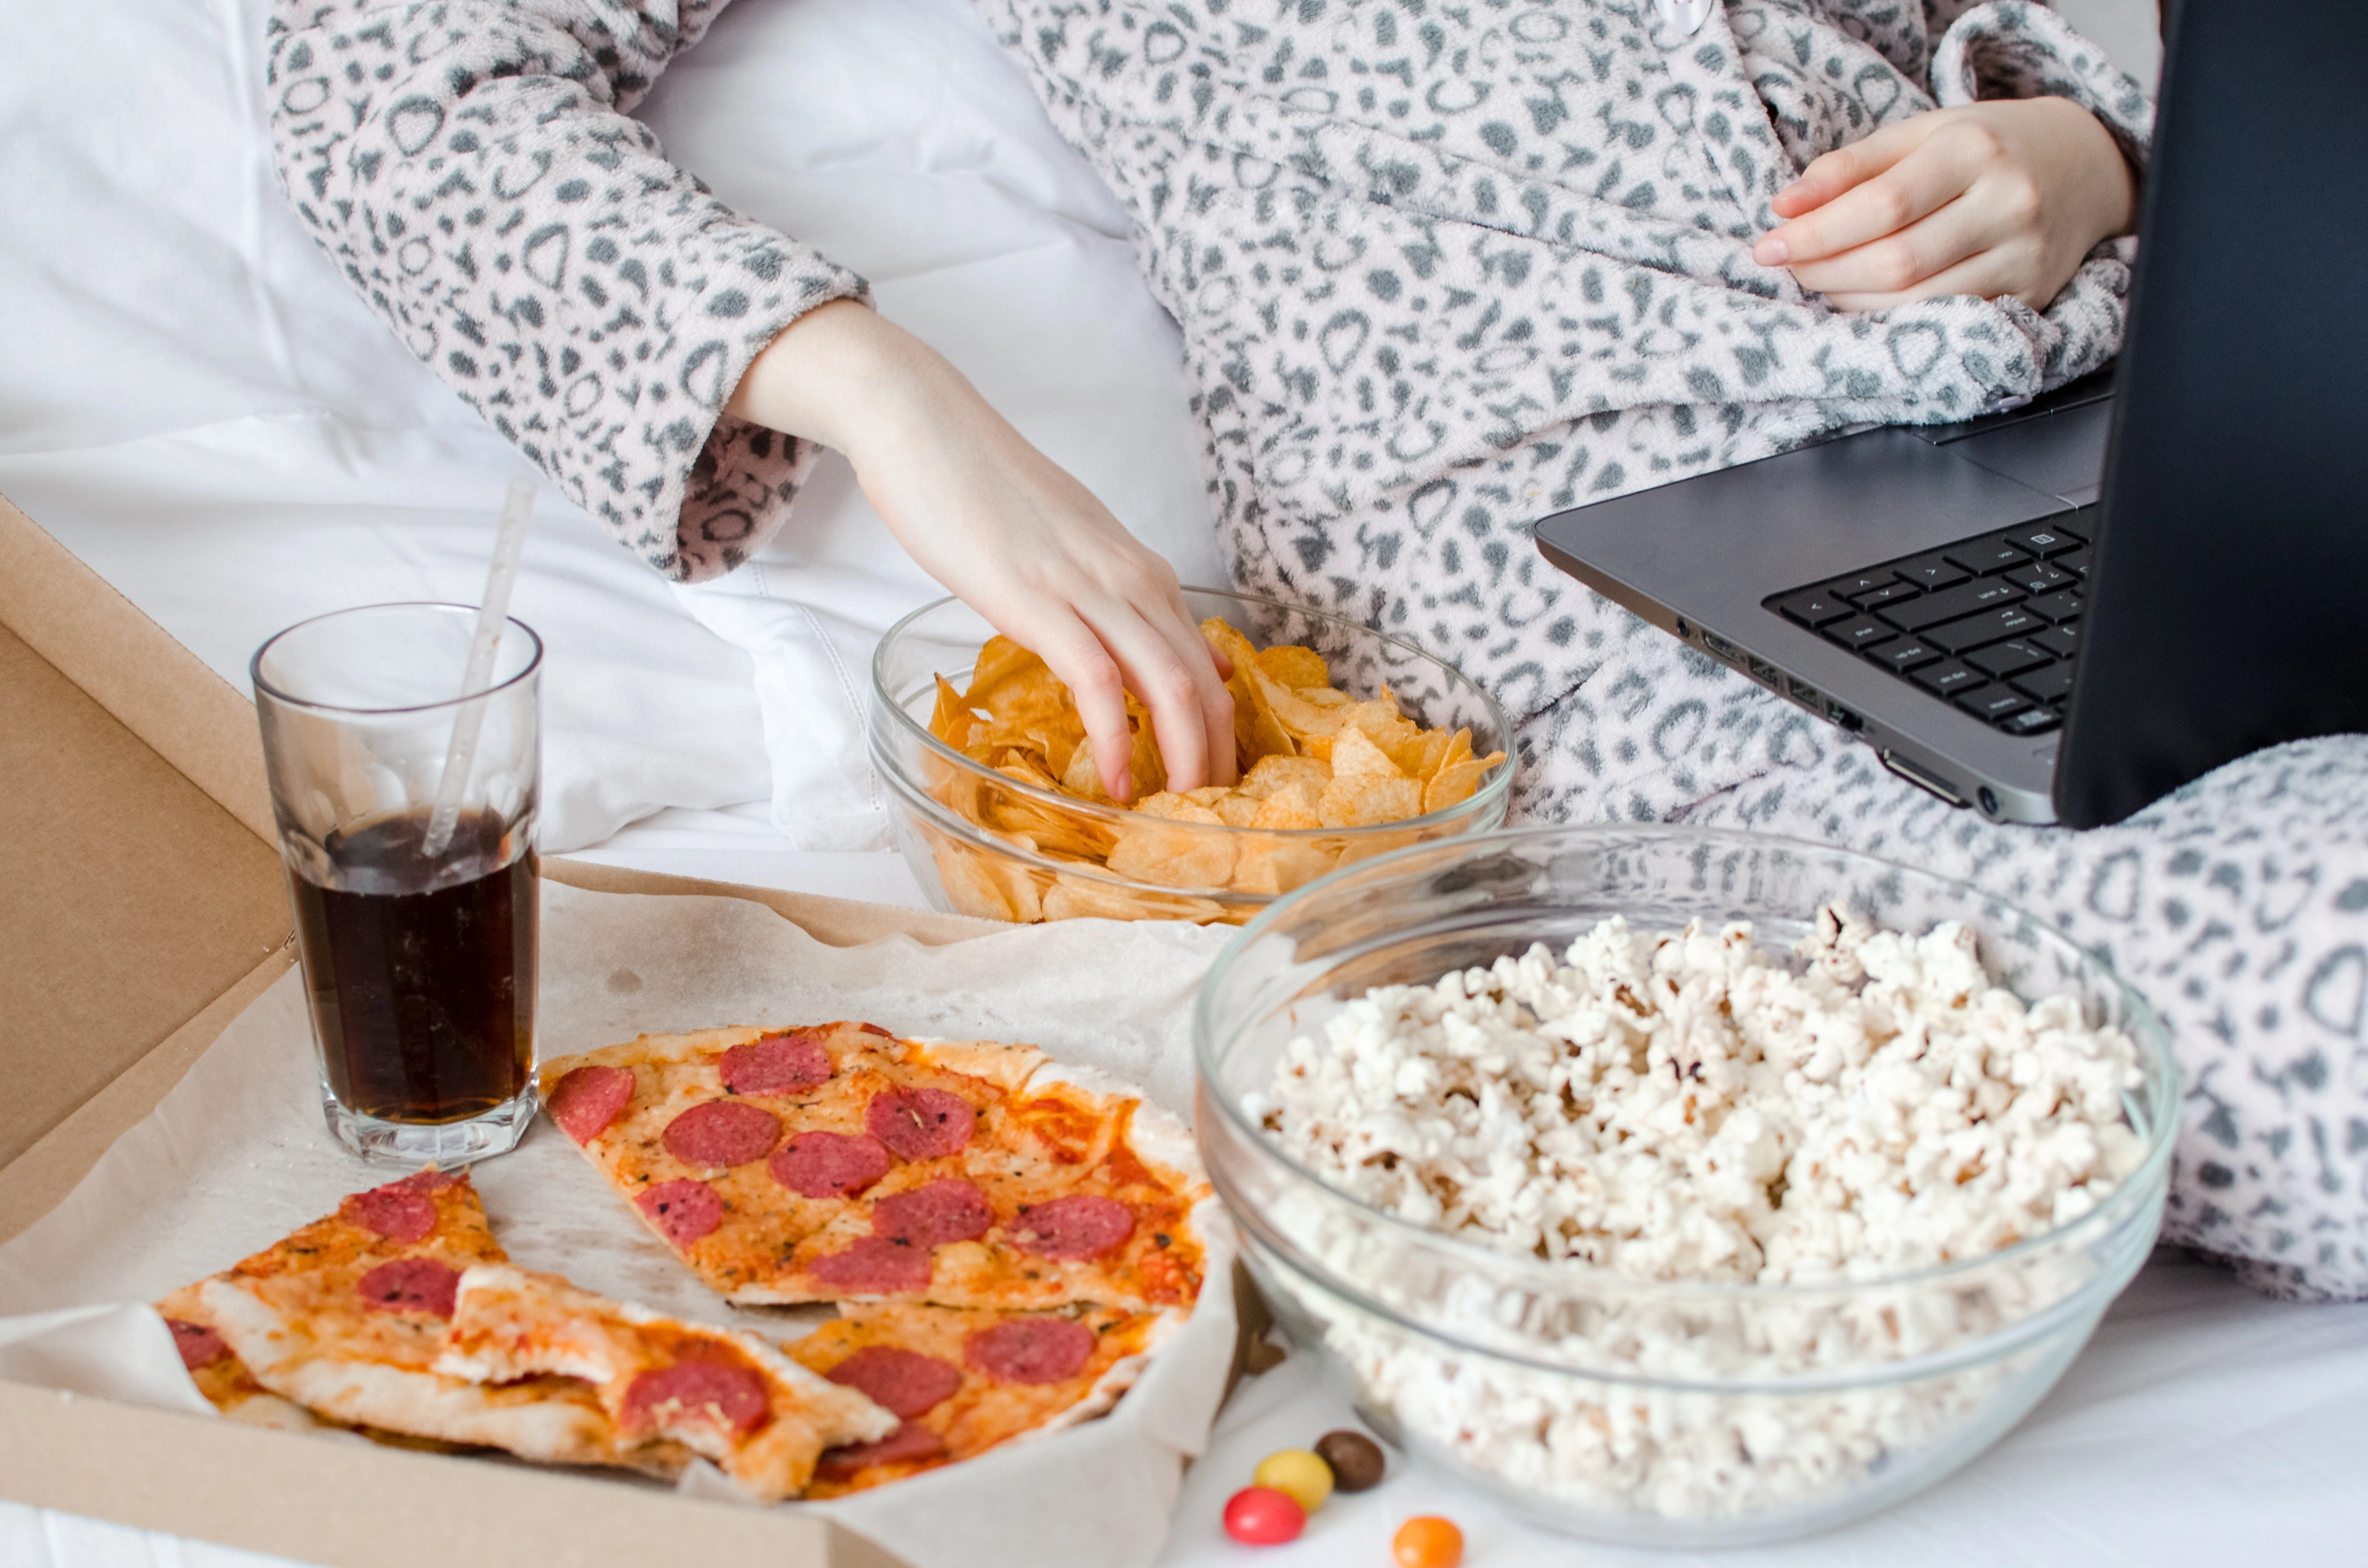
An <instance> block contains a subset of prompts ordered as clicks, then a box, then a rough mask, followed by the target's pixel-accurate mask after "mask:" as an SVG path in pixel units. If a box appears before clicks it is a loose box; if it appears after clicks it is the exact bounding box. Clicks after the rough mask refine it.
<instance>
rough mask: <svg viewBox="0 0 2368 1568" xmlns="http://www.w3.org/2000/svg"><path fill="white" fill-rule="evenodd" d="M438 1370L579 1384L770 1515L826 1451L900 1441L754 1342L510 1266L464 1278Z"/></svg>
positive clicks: (648, 1438)
mask: <svg viewBox="0 0 2368 1568" xmlns="http://www.w3.org/2000/svg"><path fill="white" fill-rule="evenodd" d="M435 1365H436V1369H437V1370H438V1372H441V1373H443V1374H445V1375H446V1376H448V1377H454V1378H463V1379H467V1380H470V1381H472V1382H478V1383H507V1382H511V1381H515V1380H518V1379H526V1378H533V1377H535V1376H537V1375H538V1374H553V1373H555V1374H558V1375H560V1376H562V1377H565V1378H573V1379H580V1380H582V1381H584V1382H586V1383H587V1384H589V1385H591V1386H592V1387H593V1388H594V1389H595V1390H596V1391H597V1392H598V1397H599V1401H600V1405H601V1408H602V1409H603V1410H604V1411H606V1412H607V1414H608V1417H609V1421H610V1422H611V1423H612V1424H613V1425H614V1426H615V1428H616V1430H617V1432H618V1434H619V1435H620V1437H622V1438H623V1439H624V1440H625V1441H627V1442H660V1443H668V1444H679V1445H680V1446H681V1447H682V1448H684V1449H689V1450H690V1451H691V1452H693V1453H696V1454H701V1455H704V1456H705V1457H706V1458H708V1459H710V1460H713V1461H714V1462H715V1465H716V1467H717V1468H718V1469H720V1470H722V1471H723V1472H724V1473H725V1474H726V1475H729V1476H731V1477H732V1478H733V1479H734V1481H736V1482H738V1483H740V1484H741V1485H742V1486H743V1487H744V1488H746V1490H747V1491H748V1492H749V1493H751V1494H754V1495H755V1496H757V1497H758V1498H760V1499H762V1500H763V1501H765V1502H768V1503H777V1502H780V1501H781V1500H782V1499H783V1498H787V1497H794V1496H796V1495H798V1494H800V1493H801V1492H803V1491H804V1490H805V1487H806V1483H807V1481H808V1479H809V1478H811V1477H812V1476H813V1474H814V1461H815V1460H816V1459H817V1458H819V1457H820V1456H821V1454H822V1452H823V1450H824V1449H829V1448H834V1447H840V1446H844V1445H848V1444H863V1443H869V1442H872V1441H875V1440H877V1439H880V1438H883V1437H887V1436H888V1435H889V1434H890V1433H891V1432H893V1431H894V1430H895V1427H896V1417H895V1416H894V1415H890V1414H889V1413H888V1412H887V1411H886V1410H884V1409H882V1407H881V1406H879V1405H878V1404H875V1403H872V1401H871V1399H870V1398H869V1397H868V1396H867V1395H866V1394H865V1393H864V1392H862V1391H861V1390H860V1388H859V1387H853V1386H847V1385H845V1384H843V1383H842V1382H833V1381H825V1380H824V1379H823V1378H820V1377H817V1376H816V1375H815V1374H814V1373H813V1372H811V1371H809V1370H807V1369H805V1368H804V1367H803V1366H800V1365H799V1364H798V1363H797V1362H795V1361H792V1360H790V1359H789V1358H785V1357H784V1356H782V1355H781V1354H780V1352H779V1351H777V1350H775V1349H774V1348H773V1347H772V1346H768V1345H767V1344H766V1343H765V1342H764V1341H763V1340H761V1339H758V1338H757V1337H756V1336H755V1335H749V1334H740V1333H734V1332H733V1331H730V1330H727V1329H718V1328H708V1327H704V1326H701V1325H700V1324H689V1323H683V1322H680V1321H678V1320H676V1319H672V1318H667V1317H663V1316H661V1315H659V1314H658V1313H656V1312H650V1311H647V1310H646V1309H644V1308H642V1307H637V1306H633V1305H631V1304H629V1303H626V1302H622V1301H609V1300H608V1299H607V1298H605V1297H602V1296H597V1295H595V1294H593V1293H592V1292H591V1291H589V1290H578V1289H577V1288H576V1287H575V1286H573V1285H571V1284H569V1283H568V1282H567V1281H566V1280H564V1279H562V1278H559V1277H558V1276H556V1275H552V1274H530V1273H528V1272H526V1271H525V1270H523V1269H518V1268H513V1267H509V1266H507V1264H478V1265H475V1266H473V1267H471V1268H469V1269H468V1270H467V1271H465V1272H464V1273H463V1274H462V1275H461V1278H460V1283H459V1287H458V1290H457V1291H456V1293H455V1301H454V1305H453V1309H452V1319H451V1326H450V1333H449V1335H448V1336H447V1339H446V1343H445V1348H444V1350H443V1353H442V1354H441V1355H440V1356H439V1357H438V1358H437V1360H436V1364H435Z"/></svg>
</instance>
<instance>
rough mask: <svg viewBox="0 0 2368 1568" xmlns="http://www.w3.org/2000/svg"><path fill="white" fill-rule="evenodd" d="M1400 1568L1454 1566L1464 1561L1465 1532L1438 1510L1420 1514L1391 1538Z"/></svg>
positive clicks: (1391, 1551)
mask: <svg viewBox="0 0 2368 1568" xmlns="http://www.w3.org/2000/svg"><path fill="white" fill-rule="evenodd" d="M1390 1555H1391V1556H1392V1557H1395V1559H1397V1564H1398V1568H1455V1565H1456V1564H1457V1563H1459V1562H1463V1531H1462V1530H1460V1529H1457V1528H1455V1526H1454V1524H1453V1523H1452V1522H1451V1521H1449V1520H1446V1519H1442V1518H1440V1517H1439V1516H1438V1515H1436V1514H1417V1515H1416V1516H1415V1517H1413V1518H1411V1519H1408V1520H1407V1521H1406V1523H1404V1524H1402V1525H1400V1526H1399V1527H1398V1533H1397V1534H1395V1535H1394V1536H1392V1537H1391V1538H1390Z"/></svg>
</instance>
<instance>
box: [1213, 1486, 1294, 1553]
mask: <svg viewBox="0 0 2368 1568" xmlns="http://www.w3.org/2000/svg"><path fill="white" fill-rule="evenodd" d="M1305 1528H1307V1511H1306V1510H1305V1509H1304V1508H1302V1507H1301V1506H1299V1504H1298V1503H1297V1502H1296V1501H1294V1500H1293V1499H1292V1495H1291V1494H1290V1493H1288V1492H1284V1491H1281V1490H1279V1489H1277V1488H1275V1487H1272V1486H1245V1487H1243V1488H1242V1489H1241V1490H1240V1491H1239V1492H1236V1493H1235V1494H1233V1495H1232V1496H1231V1497H1229V1498H1227V1499H1226V1500H1225V1533H1226V1534H1227V1535H1229V1536H1232V1537H1233V1538H1234V1539H1235V1540H1237V1541H1240V1542H1241V1543H1242V1544H1243V1545H1244V1546H1281V1544H1282V1543H1283V1542H1284V1541H1287V1540H1298V1539H1299V1532H1300V1531H1302V1530H1304V1529H1305Z"/></svg>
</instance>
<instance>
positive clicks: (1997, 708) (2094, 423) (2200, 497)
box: [1536, 0, 2368, 827]
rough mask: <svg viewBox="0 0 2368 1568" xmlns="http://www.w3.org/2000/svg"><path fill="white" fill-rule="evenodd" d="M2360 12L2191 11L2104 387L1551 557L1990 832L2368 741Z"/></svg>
mask: <svg viewBox="0 0 2368 1568" xmlns="http://www.w3.org/2000/svg"><path fill="white" fill-rule="evenodd" d="M2363 80H2368V6H2363V5H2356V4H2341V5H2330V4H2327V3H2325V0H2185V3H2184V4H2181V5H2179V6H2176V7H2174V9H2173V11H2172V15H2171V19H2170V27H2169V40H2168V48H2167V51H2166V62H2165V70H2164V78H2163V93H2162V97H2161V108H2160V113H2159V117H2158V121H2157V131H2156V139H2155V142H2154V153H2153V160H2152V166H2151V168H2150V169H2149V170H2148V172H2147V175H2146V180H2145V187H2146V188H2145V213H2144V220H2143V222H2142V224H2141V226H2140V230H2139V248H2138V268H2137V277H2136V281H2135V291H2134V295H2133V301H2132V309H2131V319H2130V324H2129V328H2128V331H2127V334H2126V335H2125V337H2124V340H2123V352H2122V356H2121V358H2120V360H2119V361H2118V362H2117V364H2116V365H2114V366H2113V367H2111V368H2109V369H2106V370H2103V371H2100V372H2098V373H2097V374H2095V375H2092V376H2089V377H2087V378H2084V379H2083V380H2081V381H2076V382H2074V383H2072V384H2070V385H2068V386H2066V387H2063V388H2060V389H2058V390H2057V391H2056V392H2053V393H2051V394H2048V395H2046V396H2044V397H2041V398H2038V399H2036V400H2034V401H2032V403H2029V404H2027V405H2025V406H2023V407H2021V408H2016V409H2011V410H2006V411H2002V412H1999V413H1996V414H1992V415H1987V416H1985V417H1982V418H1978V419H1974V420H1970V421H1967V422H1965V423H1963V424H1958V425H1951V426H1884V427H1878V428H1873V429H1861V430H1859V431H1857V432H1855V433H1850V434H1844V435H1841V436H1839V437H1836V438H1831V439H1827V440H1824V441H1821V442H1818V443H1816V444H1815V445H1811V446H1807V447H1804V448H1800V449H1794V450H1792V451H1788V452H1785V453H1782V454H1781V455H1779V456H1776V457H1771V458H1767V459H1763V460H1759V461H1757V462H1751V463H1745V464H1740V465H1738V466H1736V467H1734V468H1730V469H1725V470H1722V471H1720V472H1713V473H1706V474H1702V475H1698V476H1695V477H1693V478H1690V479H1685V480H1680V481H1678V482H1676V483H1671V484H1667V485H1663V486H1660V487H1658V488H1656V489H1652V490H1645V491H1639V492H1636V493H1634V494H1628V495H1623V496H1620V497H1617V498H1615V499H1612V500H1608V501H1601V502H1598V503H1595V504H1594V505H1591V506H1582V507H1578V508H1576V509H1574V510H1571V511H1566V512H1560V513H1556V514H1555V515H1554V516H1553V517H1547V518H1545V519H1543V521H1541V522H1540V523H1539V524H1538V525H1537V528H1536V537H1537V543H1538V548H1539V549H1540V550H1541V551H1543V553H1544V554H1545V556H1546V558H1547V559H1548V560H1549V561H1551V562H1553V563H1554V565H1555V566H1557V567H1559V568H1561V569H1562V570H1564V571H1565V572H1567V573H1569V574H1571V575H1572V576H1575V577H1577V579H1578V580H1579V581H1581V582H1583V583H1585V584H1586V585H1588V586H1589V587H1591V588H1593V589H1595V590H1596V591H1597V592H1599V593H1600V594H1602V595H1604V596H1605V597H1608V598H1610V599H1611V600H1613V601H1614V602H1615V603H1618V604H1620V605H1622V606H1624V607H1625V608H1628V609H1630V610H1633V611H1634V612H1635V613H1636V614H1638V615H1640V616H1643V617H1644V618H1645V619H1647V620H1650V621H1652V622H1653V623H1654V624H1655V625H1657V626H1659V627H1661V628H1662V629H1663V630H1665V631H1669V632H1671V633H1673V634H1674V635H1676V636H1678V637H1679V638H1682V639H1683V640H1685V641H1686V642H1688V643H1690V644H1691V645H1692V646H1694V647H1696V648H1699V649H1700V650H1702V652H1703V653H1707V654H1708V655H1710V656H1711V657H1712V658H1714V659H1716V660H1718V661H1719V662H1721V663H1722V664H1725V665H1730V666H1732V667H1733V668H1735V669H1736V670H1738V671H1740V672H1742V673H1743V674H1744V675H1746V676H1748V677H1749V678H1750V679H1752V680H1755V681H1757V682H1759V684H1760V685H1762V686H1765V687H1769V688H1770V690H1772V691H1775V692H1777V693H1778V694H1780V695H1782V696H1783V697H1785V698H1788V699H1791V700H1792V701H1793V702H1794V703H1797V704H1799V705H1800V706H1801V707H1803V708H1804V709H1806V710H1809V711H1810V712H1811V713H1814V714H1816V716H1817V717H1818V718H1820V719H1823V720H1825V721H1826V722H1829V723H1831V724H1833V725H1835V726H1836V727H1837V728H1839V729H1840V730H1842V731H1845V732H1847V733H1850V734H1852V735H1855V736H1857V737H1858V738H1859V739H1861V740H1862V741H1863V742H1865V743H1866V744H1869V745H1871V746H1873V747H1874V748H1875V750H1876V752H1877V753H1878V755H1879V756H1881V758H1882V761H1883V763H1884V766H1885V767H1889V768H1890V769H1891V770H1892V771H1893V772H1895V773H1897V774H1899V775H1900V776H1901V777H1903V778H1907V779H1908V780H1909V781H1911V782H1913V783H1915V784H1917V785H1918V786H1919V787H1921V788H1923V789H1925V790H1930V792H1932V793H1933V794H1936V795H1938V796H1940V797H1941V799H1943V800H1945V801H1949V802H1950V803H1951V804H1952V805H1959V806H1967V807H1970V808H1972V809H1974V810H1976V811H1978V812H1981V813H1982V814H1983V815H1984V816H1987V817H1989V818H1991V819H1993V820H1995V821H1999V822H2014V823H2031V824H2046V823H2061V824H2066V825H2067V826H2073V827H2091V826H2096V825H2099V824H2105V823H2111V822H2118V821H2120V820H2121V819H2122V818H2123V817H2126V816H2128V815H2129V814H2130V813H2132V812H2135V811H2137V810H2139V809H2141V808H2142V807H2144V806H2145V805H2146V804H2147V803H2148V802H2150V801H2154V800H2156V799H2157V798H2159V797H2160V796H2162V795H2164V794H2166V793H2168V792H2169V791H2170V790H2174V789H2177V788H2178V787H2179V786H2180V785H2181V784H2184V783H2186V782H2188V781H2189V780H2191V779H2193V778H2199V777H2201V776H2202V775H2203V774H2204V773H2206V772H2209V771H2210V770H2211V769H2213V768H2214V767H2218V766H2219V765H2221V764H2222V763H2224V762H2227V761H2229V760H2231V759H2233V758H2235V757H2237V756H2244V755H2245V754H2247V753H2248V752H2251V751H2254V750H2257V749H2259V748H2260V747H2262V746H2266V745H2272V744H2278V743H2280V742H2283V741H2288V740H2294V739H2299V738H2302V737H2304V736H2309V735H2321V734H2333V733H2346V732H2352V731H2363V730H2368V194H2363V193H2368V91H2363V90H2362V87H2361V84H2362V81H2363Z"/></svg>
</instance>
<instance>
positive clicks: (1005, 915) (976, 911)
mask: <svg viewBox="0 0 2368 1568" xmlns="http://www.w3.org/2000/svg"><path fill="white" fill-rule="evenodd" d="M929 858H931V859H933V860H935V861H936V862H937V865H938V881H939V885H940V886H942V887H943V888H944V889H945V890H946V902H947V903H951V904H952V905H953V906H954V909H955V911H956V912H957V913H958V914H962V915H975V916H977V917H978V918H979V919H981V920H1008V919H1010V918H1011V903H1010V901H1009V900H1008V899H1006V898H1005V897H1004V896H1003V890H1002V889H1001V888H999V887H997V886H996V881H995V877H994V874H993V872H992V871H991V869H989V868H990V867H991V866H992V864H993V862H994V859H995V857H993V856H991V855H987V854H985V853H983V852H982V851H979V850H976V849H973V848H972V847H971V846H969V845H967V844H957V843H955V842H954V841H953V840H951V839H950V838H940V839H939V840H938V841H937V842H936V843H935V844H933V845H931V846H929Z"/></svg>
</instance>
